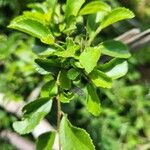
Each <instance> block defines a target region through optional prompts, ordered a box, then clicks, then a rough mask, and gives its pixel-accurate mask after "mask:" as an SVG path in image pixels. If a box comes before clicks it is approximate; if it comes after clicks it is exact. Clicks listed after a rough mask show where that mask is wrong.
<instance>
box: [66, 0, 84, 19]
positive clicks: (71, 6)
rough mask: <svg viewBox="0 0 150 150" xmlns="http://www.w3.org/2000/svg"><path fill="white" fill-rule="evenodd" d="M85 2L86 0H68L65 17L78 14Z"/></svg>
mask: <svg viewBox="0 0 150 150" xmlns="http://www.w3.org/2000/svg"><path fill="white" fill-rule="evenodd" d="M84 2H85V0H80V1H79V0H67V3H66V9H65V17H66V18H67V19H68V18H69V17H70V16H77V14H78V12H79V10H80V8H81V6H82V5H83V3H84Z"/></svg>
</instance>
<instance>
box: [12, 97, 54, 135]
mask: <svg viewBox="0 0 150 150" xmlns="http://www.w3.org/2000/svg"><path fill="white" fill-rule="evenodd" d="M51 106H52V100H50V98H41V99H38V100H35V101H32V102H30V103H29V104H27V105H25V106H24V108H23V112H24V119H23V120H22V121H16V122H14V123H13V128H14V130H15V131H16V132H18V133H19V134H27V133H30V132H32V131H33V129H34V128H35V127H36V126H37V125H38V124H39V122H40V121H41V120H42V119H43V118H44V117H45V116H46V115H47V114H48V113H49V111H50V110H51Z"/></svg>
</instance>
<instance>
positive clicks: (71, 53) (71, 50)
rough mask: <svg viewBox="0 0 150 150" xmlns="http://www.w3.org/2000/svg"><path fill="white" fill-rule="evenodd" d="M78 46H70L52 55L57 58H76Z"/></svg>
mask: <svg viewBox="0 0 150 150" xmlns="http://www.w3.org/2000/svg"><path fill="white" fill-rule="evenodd" d="M79 48H80V46H79V45H73V46H70V47H69V48H68V49H66V50H65V51H57V52H54V53H53V55H56V56H58V57H65V58H68V57H76V56H75V53H76V51H77V50H79Z"/></svg>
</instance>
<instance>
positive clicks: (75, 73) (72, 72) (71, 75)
mask: <svg viewBox="0 0 150 150" xmlns="http://www.w3.org/2000/svg"><path fill="white" fill-rule="evenodd" d="M78 75H79V72H78V71H77V70H76V69H74V68H71V69H70V70H69V71H68V73H67V77H68V78H69V79H70V80H75V79H76V78H77V76H78Z"/></svg>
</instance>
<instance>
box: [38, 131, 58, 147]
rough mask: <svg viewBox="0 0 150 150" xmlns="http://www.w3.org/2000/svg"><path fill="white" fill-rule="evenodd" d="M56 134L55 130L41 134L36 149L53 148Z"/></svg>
mask: <svg viewBox="0 0 150 150" xmlns="http://www.w3.org/2000/svg"><path fill="white" fill-rule="evenodd" d="M55 136H56V133H55V132H46V133H44V134H42V135H40V136H39V137H38V139H37V142H36V150H52V148H53V144H54V140H55Z"/></svg>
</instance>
